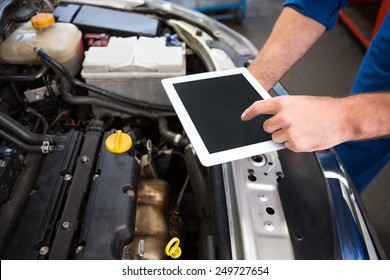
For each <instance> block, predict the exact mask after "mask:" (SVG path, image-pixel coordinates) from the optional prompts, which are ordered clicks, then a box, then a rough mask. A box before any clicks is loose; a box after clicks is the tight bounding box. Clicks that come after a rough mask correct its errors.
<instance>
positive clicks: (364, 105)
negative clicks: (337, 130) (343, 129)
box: [345, 92, 390, 140]
mask: <svg viewBox="0 0 390 280" xmlns="http://www.w3.org/2000/svg"><path fill="white" fill-rule="evenodd" d="M345 100H346V106H345V115H346V116H347V118H346V120H347V122H348V123H349V125H348V126H349V128H350V135H349V137H350V139H346V140H366V139H372V138H377V137H386V136H390V92H387V93H370V94H358V95H353V96H350V97H348V98H346V99H345Z"/></svg>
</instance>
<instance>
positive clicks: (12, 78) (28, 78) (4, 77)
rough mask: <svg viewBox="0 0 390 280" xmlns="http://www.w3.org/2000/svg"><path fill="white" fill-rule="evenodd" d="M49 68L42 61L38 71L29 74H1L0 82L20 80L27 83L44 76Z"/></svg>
mask: <svg viewBox="0 0 390 280" xmlns="http://www.w3.org/2000/svg"><path fill="white" fill-rule="evenodd" d="M48 70H49V67H48V65H47V63H46V62H43V63H42V67H41V69H39V71H38V72H36V73H34V74H30V75H20V76H18V75H17V76H9V75H1V76H0V82H9V83H12V82H22V83H27V82H35V81H36V80H38V79H40V78H42V77H44V76H45V75H46V74H47V72H48Z"/></svg>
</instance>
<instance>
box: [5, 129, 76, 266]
mask: <svg viewBox="0 0 390 280" xmlns="http://www.w3.org/2000/svg"><path fill="white" fill-rule="evenodd" d="M63 139H64V141H62V142H61V143H58V144H57V146H58V149H57V150H56V151H55V152H54V153H51V154H48V155H47V156H46V158H45V161H44V163H43V165H42V167H41V169H40V172H39V175H38V179H37V181H36V182H35V185H36V189H35V190H34V192H33V193H32V194H31V196H30V199H29V201H28V203H27V205H26V207H25V211H24V213H23V215H22V217H21V220H20V222H19V225H18V227H17V228H16V230H15V232H14V234H13V236H12V238H11V240H10V241H9V242H8V244H7V245H8V246H7V248H6V251H5V253H4V255H3V256H2V257H3V259H18V260H19V259H23V260H26V259H39V258H44V257H45V255H46V254H45V253H42V252H43V251H41V252H40V250H41V249H42V248H44V247H46V248H48V249H50V242H51V240H52V238H53V235H54V234H55V228H56V223H57V219H58V216H59V213H60V211H61V206H62V201H63V200H64V197H65V196H66V190H67V185H68V181H67V180H66V179H65V177H64V175H65V174H67V173H70V174H71V173H72V170H73V169H74V163H75V158H76V156H77V153H78V150H79V147H80V143H81V141H82V133H80V132H77V131H72V132H69V133H67V134H65V135H64V137H63ZM32 164H36V163H32Z"/></svg>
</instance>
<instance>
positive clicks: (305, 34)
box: [248, 7, 325, 91]
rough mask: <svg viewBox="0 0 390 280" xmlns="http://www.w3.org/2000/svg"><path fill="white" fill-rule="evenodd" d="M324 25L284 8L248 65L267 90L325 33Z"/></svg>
mask: <svg viewBox="0 0 390 280" xmlns="http://www.w3.org/2000/svg"><path fill="white" fill-rule="evenodd" d="M324 31H325V26H323V25H322V24H320V23H318V22H317V21H315V20H313V19H311V18H309V17H306V16H304V15H302V14H300V13H298V12H296V11H295V10H293V9H291V8H288V7H286V8H284V9H283V11H282V13H281V15H280V17H279V19H278V20H277V22H276V24H275V26H274V28H273V30H272V32H271V35H270V37H269V38H268V40H267V42H266V43H265V45H264V46H263V48H262V49H261V51H260V52H259V54H258V55H257V57H256V58H255V60H254V61H253V63H252V64H251V65H250V66H249V67H248V70H249V71H250V72H251V73H252V75H253V76H254V77H255V78H256V79H257V80H258V81H259V82H260V84H261V85H262V86H263V87H264V88H265V89H266V90H267V91H269V90H270V89H271V88H272V87H273V86H274V85H275V84H276V83H277V82H278V81H279V80H280V79H281V78H282V76H283V75H284V74H285V73H286V72H287V71H288V70H289V69H290V68H291V67H292V66H293V65H294V64H295V63H296V62H297V61H298V60H299V59H300V58H301V57H302V56H303V55H304V54H305V53H306V52H307V50H308V49H310V48H311V46H312V45H313V44H314V43H315V42H316V41H317V40H318V38H319V37H320V36H321V35H322V34H323V33H324Z"/></svg>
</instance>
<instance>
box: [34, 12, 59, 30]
mask: <svg viewBox="0 0 390 280" xmlns="http://www.w3.org/2000/svg"><path fill="white" fill-rule="evenodd" d="M54 23H55V19H54V16H53V14H50V13H41V14H37V15H35V16H33V17H32V18H31V24H32V26H33V27H34V28H45V27H48V26H50V25H52V24H54Z"/></svg>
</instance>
